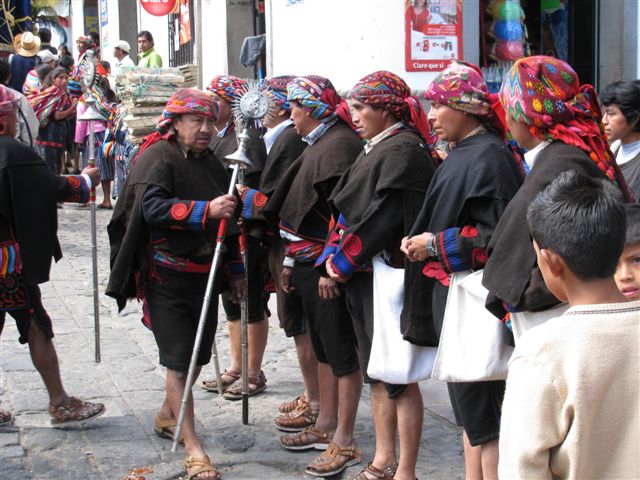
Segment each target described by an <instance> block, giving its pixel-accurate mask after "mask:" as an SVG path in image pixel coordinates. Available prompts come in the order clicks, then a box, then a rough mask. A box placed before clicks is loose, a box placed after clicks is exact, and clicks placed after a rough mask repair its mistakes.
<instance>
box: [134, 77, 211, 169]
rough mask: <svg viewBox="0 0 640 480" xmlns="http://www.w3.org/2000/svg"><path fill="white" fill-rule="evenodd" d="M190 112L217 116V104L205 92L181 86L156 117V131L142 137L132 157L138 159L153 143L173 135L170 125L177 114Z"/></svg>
mask: <svg viewBox="0 0 640 480" xmlns="http://www.w3.org/2000/svg"><path fill="white" fill-rule="evenodd" d="M185 113H190V114H194V115H204V116H205V117H213V118H214V119H215V118H216V117H217V116H218V105H216V103H215V102H214V101H213V100H212V99H211V97H210V96H209V95H207V94H206V93H204V92H202V91H200V90H196V89H195V88H182V89H180V90H178V91H177V92H176V93H174V94H173V96H172V97H171V98H170V99H169V101H168V102H167V105H166V106H165V107H164V110H163V112H162V115H161V116H160V118H159V119H158V126H157V127H156V131H155V132H153V133H152V134H150V135H147V136H146V137H144V143H143V144H142V146H141V147H140V151H139V152H138V154H137V155H136V157H135V159H134V161H133V162H134V163H135V161H136V160H137V159H138V157H139V156H140V154H142V152H144V151H145V150H146V149H147V148H149V147H150V146H151V145H153V144H154V143H157V142H159V141H160V140H168V139H169V138H170V137H171V136H173V130H172V129H171V126H172V125H173V122H174V120H175V119H176V117H177V116H178V115H184V114H185Z"/></svg>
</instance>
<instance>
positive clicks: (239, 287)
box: [229, 277, 247, 303]
mask: <svg viewBox="0 0 640 480" xmlns="http://www.w3.org/2000/svg"><path fill="white" fill-rule="evenodd" d="M229 283H230V284H231V296H230V298H229V300H231V302H232V303H240V302H241V301H242V300H244V299H245V298H246V297H247V289H246V285H245V283H244V277H239V278H232V279H231V280H230V281H229Z"/></svg>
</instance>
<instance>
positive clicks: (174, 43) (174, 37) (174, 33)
mask: <svg viewBox="0 0 640 480" xmlns="http://www.w3.org/2000/svg"><path fill="white" fill-rule="evenodd" d="M193 9H194V2H193V0H189V25H190V28H191V40H190V41H189V42H187V43H185V44H184V45H180V13H172V14H170V15H168V19H169V20H168V21H169V66H170V67H180V66H182V65H189V64H192V63H193V62H194V53H193V50H194V45H195V19H194V16H193Z"/></svg>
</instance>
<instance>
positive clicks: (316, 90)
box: [287, 75, 355, 131]
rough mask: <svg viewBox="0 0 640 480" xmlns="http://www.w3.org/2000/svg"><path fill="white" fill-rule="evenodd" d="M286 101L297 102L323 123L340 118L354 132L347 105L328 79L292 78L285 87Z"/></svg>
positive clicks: (313, 76)
mask: <svg viewBox="0 0 640 480" xmlns="http://www.w3.org/2000/svg"><path fill="white" fill-rule="evenodd" d="M287 100H289V101H290V102H291V101H296V102H299V103H300V105H302V107H303V108H305V109H306V110H308V111H309V112H310V113H311V116H312V117H313V118H315V119H316V120H320V121H321V122H323V123H326V122H329V121H330V120H333V119H334V118H336V117H340V119H342V120H343V121H344V122H345V123H346V124H347V125H349V126H350V127H351V128H352V129H353V130H354V131H355V126H354V125H353V123H352V122H351V113H350V112H349V105H347V102H345V101H344V99H343V98H342V97H340V95H338V92H337V91H336V89H335V87H334V86H333V84H332V83H331V81H330V80H329V79H328V78H325V77H321V76H319V75H308V76H306V77H296V78H294V79H293V80H292V81H291V82H290V83H289V84H288V85H287Z"/></svg>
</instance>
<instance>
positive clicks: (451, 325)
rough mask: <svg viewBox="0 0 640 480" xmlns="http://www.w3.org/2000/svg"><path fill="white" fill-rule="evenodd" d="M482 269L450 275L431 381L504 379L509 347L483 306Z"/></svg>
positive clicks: (497, 323) (500, 325)
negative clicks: (433, 379) (434, 379)
mask: <svg viewBox="0 0 640 480" xmlns="http://www.w3.org/2000/svg"><path fill="white" fill-rule="evenodd" d="M482 272H483V271H482V270H478V271H475V272H470V271H465V272H456V273H454V274H452V275H451V285H450V287H449V294H448V296H447V305H446V310H445V313H444V320H443V325H442V334H441V335H440V346H439V347H438V354H437V355H436V359H435V364H434V366H433V373H432V375H433V378H436V379H438V380H442V381H445V382H481V381H488V380H505V379H506V378H507V369H508V363H509V358H510V357H511V354H512V353H513V347H511V346H509V345H507V344H506V343H505V340H506V338H507V336H508V332H507V328H506V326H505V325H504V324H503V323H501V322H500V321H498V319H497V318H496V317H494V316H493V315H492V314H491V313H490V312H489V311H488V310H487V309H486V308H485V307H484V303H485V299H486V298H487V294H488V291H487V289H486V288H484V287H483V286H482Z"/></svg>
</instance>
